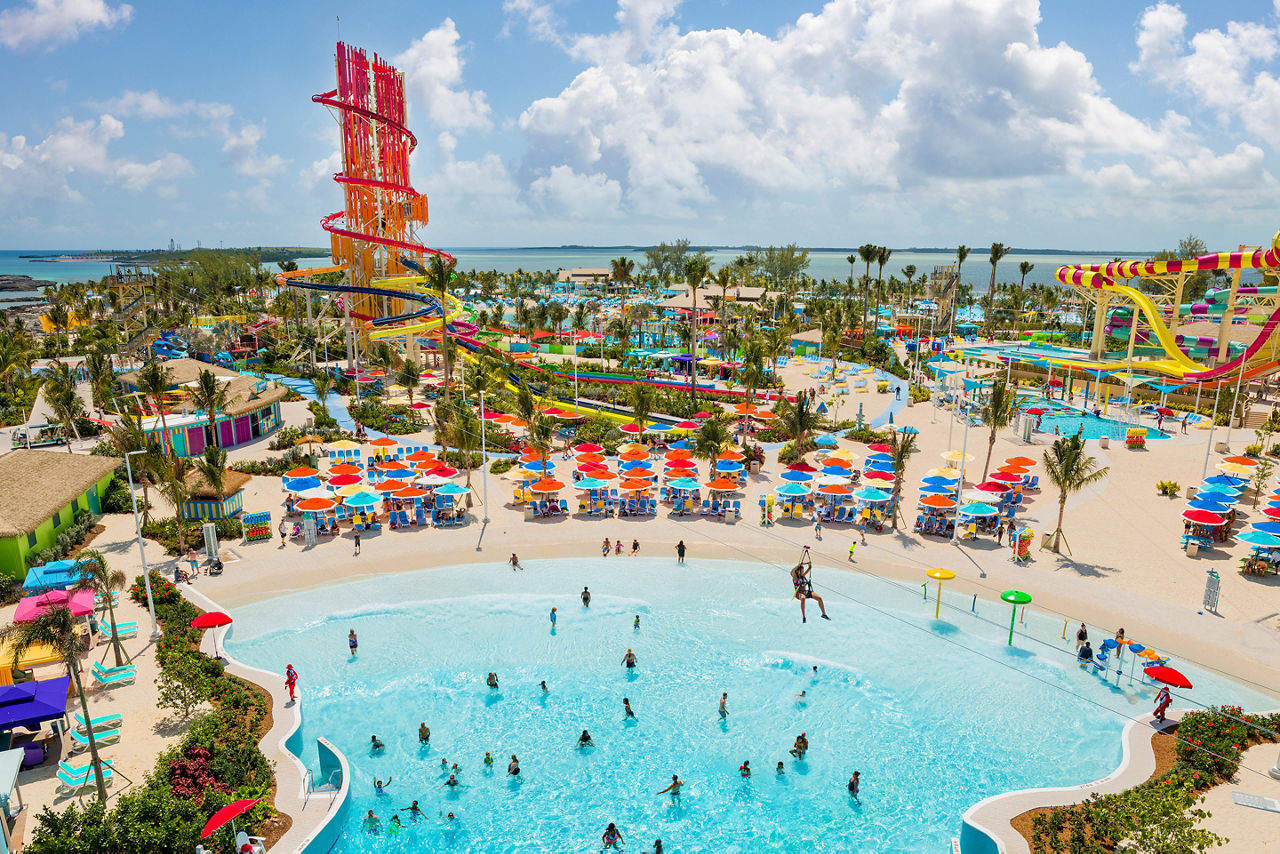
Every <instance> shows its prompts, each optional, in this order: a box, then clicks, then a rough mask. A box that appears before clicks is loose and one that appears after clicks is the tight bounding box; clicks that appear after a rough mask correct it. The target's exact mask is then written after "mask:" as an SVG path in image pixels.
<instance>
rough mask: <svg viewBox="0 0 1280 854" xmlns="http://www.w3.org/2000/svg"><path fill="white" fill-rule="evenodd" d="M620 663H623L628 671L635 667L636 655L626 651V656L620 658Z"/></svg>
mask: <svg viewBox="0 0 1280 854" xmlns="http://www.w3.org/2000/svg"><path fill="white" fill-rule="evenodd" d="M622 663H623V664H625V665H626V666H627V669H628V670H630V669H631V668H633V667H635V666H636V654H635V653H634V652H632V651H631V650H630V649H628V650H627V654H626V655H624V656H622Z"/></svg>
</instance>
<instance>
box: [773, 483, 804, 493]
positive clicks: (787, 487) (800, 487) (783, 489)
mask: <svg viewBox="0 0 1280 854" xmlns="http://www.w3.org/2000/svg"><path fill="white" fill-rule="evenodd" d="M812 491H813V490H812V489H811V488H810V487H809V485H808V484H804V483H784V484H782V485H781V486H779V487H778V488H777V489H775V490H774V492H776V493H778V494H779V495H808V494H809V493H810V492H812Z"/></svg>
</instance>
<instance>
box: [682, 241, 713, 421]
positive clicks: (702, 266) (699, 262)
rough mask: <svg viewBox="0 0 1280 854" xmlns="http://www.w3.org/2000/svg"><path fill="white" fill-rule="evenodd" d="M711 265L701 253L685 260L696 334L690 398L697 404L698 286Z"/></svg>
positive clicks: (692, 341)
mask: <svg viewBox="0 0 1280 854" xmlns="http://www.w3.org/2000/svg"><path fill="white" fill-rule="evenodd" d="M709 269H710V265H709V264H708V263H707V259H706V258H705V257H704V256H703V255H701V254H698V255H695V256H694V257H692V258H690V259H689V260H687V261H685V262H684V278H685V281H686V282H688V284H689V294H690V296H691V297H692V302H691V303H690V308H691V309H692V310H691V311H690V312H689V325H690V328H691V329H693V330H694V332H695V334H694V335H692V336H691V337H690V346H689V356H690V357H691V358H690V361H689V400H690V401H692V402H693V403H694V405H697V401H698V385H697V382H698V370H697V365H698V336H697V334H696V331H697V329H698V288H700V287H702V283H703V281H704V280H705V279H706V278H707V272H708V270H709Z"/></svg>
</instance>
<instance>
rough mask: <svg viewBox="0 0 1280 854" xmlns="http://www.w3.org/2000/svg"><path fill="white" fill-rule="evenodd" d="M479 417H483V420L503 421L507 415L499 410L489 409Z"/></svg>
mask: <svg viewBox="0 0 1280 854" xmlns="http://www.w3.org/2000/svg"><path fill="white" fill-rule="evenodd" d="M480 417H481V418H483V419H484V420H485V421H503V420H505V419H506V417H507V416H506V415H504V414H503V413H501V412H498V411H496V410H493V409H490V410H489V411H488V412H486V413H485V414H484V415H481V416H480Z"/></svg>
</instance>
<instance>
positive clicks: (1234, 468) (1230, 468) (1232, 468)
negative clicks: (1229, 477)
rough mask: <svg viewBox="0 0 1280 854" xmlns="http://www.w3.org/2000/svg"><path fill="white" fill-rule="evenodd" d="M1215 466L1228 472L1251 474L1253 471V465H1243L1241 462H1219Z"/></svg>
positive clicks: (1221, 470)
mask: <svg viewBox="0 0 1280 854" xmlns="http://www.w3.org/2000/svg"><path fill="white" fill-rule="evenodd" d="M1215 468H1217V470H1218V471H1220V472H1224V473H1226V474H1239V475H1249V474H1252V473H1253V466H1242V465H1240V464H1239V463H1218V465H1217V466H1215Z"/></svg>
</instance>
